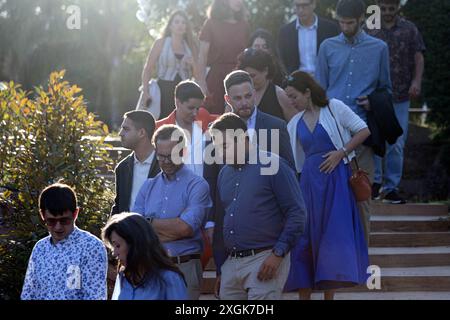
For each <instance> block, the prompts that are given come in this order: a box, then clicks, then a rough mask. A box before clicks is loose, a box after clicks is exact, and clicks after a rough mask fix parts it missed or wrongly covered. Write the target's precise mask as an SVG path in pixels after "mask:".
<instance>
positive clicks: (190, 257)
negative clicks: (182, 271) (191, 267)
mask: <svg viewBox="0 0 450 320" xmlns="http://www.w3.org/2000/svg"><path fill="white" fill-rule="evenodd" d="M200 256H201V255H200V254H187V255H185V256H178V257H170V260H172V262H173V263H175V264H181V263H186V262H188V261H191V260H193V259H200Z"/></svg>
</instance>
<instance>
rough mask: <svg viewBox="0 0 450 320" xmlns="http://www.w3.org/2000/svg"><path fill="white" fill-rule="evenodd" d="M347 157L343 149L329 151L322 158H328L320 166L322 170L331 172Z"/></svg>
mask: <svg viewBox="0 0 450 320" xmlns="http://www.w3.org/2000/svg"><path fill="white" fill-rule="evenodd" d="M344 157H345V153H344V151H343V150H336V151H331V152H328V153H327V154H326V155H323V156H322V158H326V159H325V160H324V161H323V162H322V163H321V164H320V166H319V169H320V172H325V173H331V172H333V170H334V169H335V168H336V167H337V166H338V164H339V162H341V161H342V159H343V158H344Z"/></svg>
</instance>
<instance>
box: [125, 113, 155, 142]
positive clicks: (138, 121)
mask: <svg viewBox="0 0 450 320" xmlns="http://www.w3.org/2000/svg"><path fill="white" fill-rule="evenodd" d="M123 118H124V119H126V118H128V119H130V120H131V121H133V125H134V127H135V128H136V129H138V130H140V129H144V130H145V132H147V136H148V138H149V139H150V140H151V139H152V136H153V133H154V132H155V118H154V117H153V115H152V114H151V113H150V112H148V111H145V110H133V111H129V112H127V113H125V114H124V116H123Z"/></svg>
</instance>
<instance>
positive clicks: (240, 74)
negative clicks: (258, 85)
mask: <svg viewBox="0 0 450 320" xmlns="http://www.w3.org/2000/svg"><path fill="white" fill-rule="evenodd" d="M246 82H249V83H250V84H251V85H252V86H253V80H252V78H251V77H250V75H249V74H248V72H245V71H243V70H235V71H233V72H231V73H229V74H228V75H227V76H226V77H225V80H223V84H224V86H225V92H227V93H228V90H230V88H231V87H232V86H236V85H239V84H243V83H246Z"/></svg>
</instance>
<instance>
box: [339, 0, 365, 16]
mask: <svg viewBox="0 0 450 320" xmlns="http://www.w3.org/2000/svg"><path fill="white" fill-rule="evenodd" d="M365 13H366V4H365V3H364V2H363V1H362V0H339V2H338V3H337V5H336V14H337V16H338V17H341V18H351V19H359V18H361V17H362V16H363V15H365Z"/></svg>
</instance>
